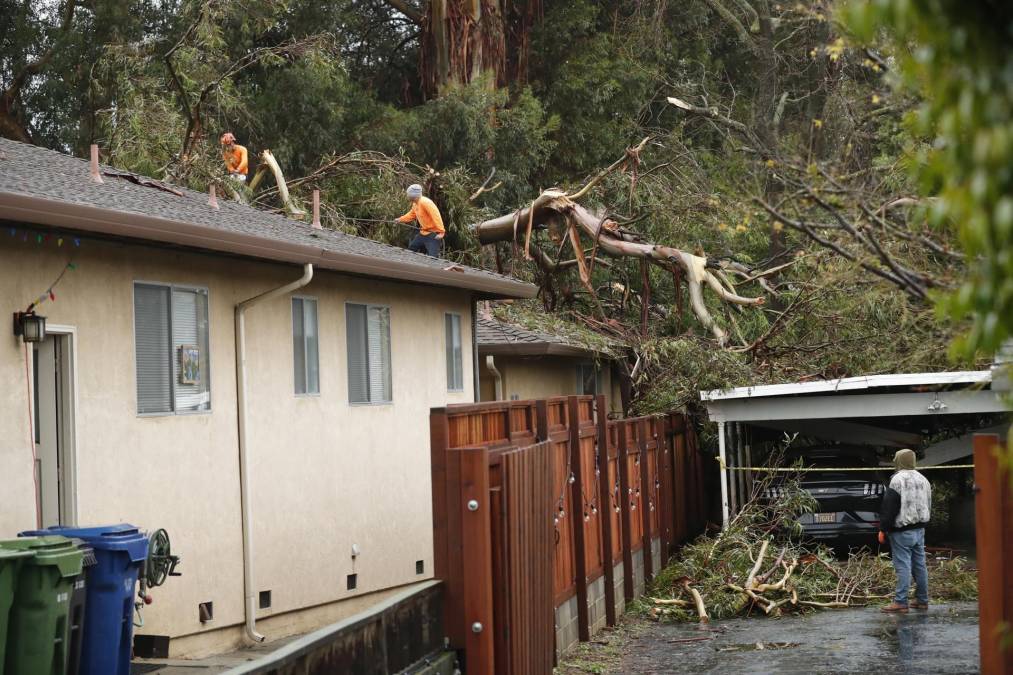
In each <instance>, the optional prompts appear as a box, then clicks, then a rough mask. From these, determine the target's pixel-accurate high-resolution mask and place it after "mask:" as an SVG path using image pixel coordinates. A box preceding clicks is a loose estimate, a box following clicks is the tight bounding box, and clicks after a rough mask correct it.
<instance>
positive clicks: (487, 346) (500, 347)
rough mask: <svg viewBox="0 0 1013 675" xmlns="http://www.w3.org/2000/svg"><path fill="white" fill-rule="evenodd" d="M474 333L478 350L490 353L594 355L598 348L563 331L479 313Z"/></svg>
mask: <svg viewBox="0 0 1013 675" xmlns="http://www.w3.org/2000/svg"><path fill="white" fill-rule="evenodd" d="M476 323H477V330H476V331H475V336H476V337H477V338H478V350H479V351H480V352H482V353H488V354H518V355H524V354H527V355H535V354H555V355H560V356H594V355H595V354H596V352H595V350H593V349H589V348H588V347H586V346H583V345H579V344H575V343H573V342H570V341H568V340H567V339H566V338H565V337H563V336H560V335H550V334H548V333H543V332H540V331H533V330H528V329H527V328H521V327H520V326H517V325H514V324H512V323H507V322H505V321H500V320H499V319H495V318H487V317H479V319H478V321H477V322H476Z"/></svg>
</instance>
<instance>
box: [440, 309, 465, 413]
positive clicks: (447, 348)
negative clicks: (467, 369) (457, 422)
mask: <svg viewBox="0 0 1013 675" xmlns="http://www.w3.org/2000/svg"><path fill="white" fill-rule="evenodd" d="M448 317H456V318H457V337H458V339H459V340H460V342H461V372H460V375H461V386H460V387H453V386H451V384H452V383H451V382H447V392H448V393H454V394H461V393H464V391H465V387H464V317H463V316H462V315H461V314H460V313H459V312H444V313H443V342H444V345H443V354H444V356H447V357H451V358H452V356H451V354H450V352H451V350H452V345H451V344H450V343H449V342H447V318H448ZM447 365H450V364H449V362H448V364H447ZM454 365H455V366H456V365H457V364H456V363H455V364H454Z"/></svg>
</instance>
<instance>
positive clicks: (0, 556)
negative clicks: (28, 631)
mask: <svg viewBox="0 0 1013 675" xmlns="http://www.w3.org/2000/svg"><path fill="white" fill-rule="evenodd" d="M31 556H32V553H31V551H9V550H7V549H2V548H0V675H2V673H3V672H4V659H5V658H6V657H7V617H8V616H9V615H10V612H11V605H13V604H14V588H15V586H16V584H17V579H18V569H19V568H20V567H21V565H22V563H24V561H25V558H30V557H31Z"/></svg>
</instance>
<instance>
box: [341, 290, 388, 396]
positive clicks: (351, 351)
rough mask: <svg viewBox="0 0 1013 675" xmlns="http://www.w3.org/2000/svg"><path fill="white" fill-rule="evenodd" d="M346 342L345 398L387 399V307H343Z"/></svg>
mask: <svg viewBox="0 0 1013 675" xmlns="http://www.w3.org/2000/svg"><path fill="white" fill-rule="evenodd" d="M345 326H346V342H347V345H348V400H349V402H351V403H386V402H389V401H390V400H391V369H390V310H389V309H388V308H387V307H378V306H374V305H355V304H348V305H346V306H345Z"/></svg>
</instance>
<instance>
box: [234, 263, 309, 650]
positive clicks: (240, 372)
mask: <svg viewBox="0 0 1013 675" xmlns="http://www.w3.org/2000/svg"><path fill="white" fill-rule="evenodd" d="M312 279H313V265H310V264H307V265H304V266H303V274H302V276H301V277H300V278H299V279H298V280H296V281H293V282H292V283H289V284H285V285H284V286H279V287H278V288H275V289H273V290H270V291H267V292H265V293H261V294H260V295H258V296H255V297H252V298H250V299H249V300H244V301H242V302H240V303H239V304H238V305H236V407H237V416H238V424H239V495H240V500H241V502H242V522H243V590H244V593H245V594H246V602H245V607H246V634H247V635H248V636H249V638H250V639H251V640H253V641H254V642H263V641H264V640H265V639H266V638H265V637H264V636H263V635H261V634H260V633H258V632H257V614H256V607H254V596H255V594H256V591H255V590H254V584H253V532H252V528H251V518H250V511H251V509H250V490H249V463H248V462H247V458H246V324H245V316H244V315H245V314H246V310H248V309H249V308H250V307H253V306H254V305H256V304H258V303H261V302H263V301H265V300H270V299H271V298H276V297H278V296H279V295H284V294H285V293H290V292H291V291H294V290H296V289H297V288H302V287H303V286H305V285H306V284H308V283H309V282H310V280H312Z"/></svg>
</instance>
